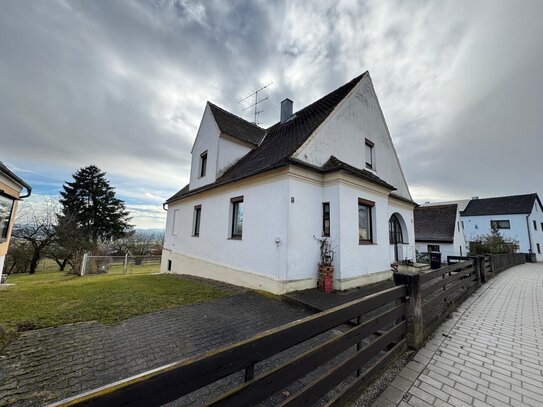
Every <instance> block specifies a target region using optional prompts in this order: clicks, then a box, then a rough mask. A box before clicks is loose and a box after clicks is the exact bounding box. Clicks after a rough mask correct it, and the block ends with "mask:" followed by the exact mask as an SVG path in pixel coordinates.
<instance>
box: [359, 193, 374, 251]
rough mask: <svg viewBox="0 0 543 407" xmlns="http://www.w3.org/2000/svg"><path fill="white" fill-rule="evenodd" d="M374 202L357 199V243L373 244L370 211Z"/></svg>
mask: <svg viewBox="0 0 543 407" xmlns="http://www.w3.org/2000/svg"><path fill="white" fill-rule="evenodd" d="M374 206H375V202H373V201H368V200H367V199H362V198H358V242H359V243H360V244H371V243H373V225H372V218H373V216H372V211H373V207H374Z"/></svg>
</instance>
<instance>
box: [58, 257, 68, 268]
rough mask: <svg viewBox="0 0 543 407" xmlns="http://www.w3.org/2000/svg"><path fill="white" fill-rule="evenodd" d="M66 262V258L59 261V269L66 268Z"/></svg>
mask: <svg viewBox="0 0 543 407" xmlns="http://www.w3.org/2000/svg"><path fill="white" fill-rule="evenodd" d="M67 264H68V259H64V260H62V262H61V263H59V271H64V269H65V268H66V265H67Z"/></svg>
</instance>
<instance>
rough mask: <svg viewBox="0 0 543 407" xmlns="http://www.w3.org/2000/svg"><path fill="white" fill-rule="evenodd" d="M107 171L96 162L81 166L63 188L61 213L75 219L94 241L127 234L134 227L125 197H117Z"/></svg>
mask: <svg viewBox="0 0 543 407" xmlns="http://www.w3.org/2000/svg"><path fill="white" fill-rule="evenodd" d="M105 175H106V173H105V172H103V171H101V170H100V169H99V168H98V167H96V166H94V165H90V166H88V167H85V168H80V169H79V170H78V171H77V172H76V173H75V174H73V179H74V180H73V181H72V182H66V183H65V184H64V185H63V187H62V188H63V189H64V190H63V191H61V192H60V196H61V198H60V203H61V205H62V215H61V216H62V217H65V218H69V219H71V220H73V221H74V222H75V224H77V226H78V227H79V228H81V230H83V232H84V233H85V235H86V236H87V237H88V239H89V240H91V241H92V242H94V243H97V242H99V241H108V240H111V239H117V238H120V237H123V236H125V235H126V233H127V232H129V231H130V229H131V228H132V225H130V223H129V222H130V219H131V218H130V216H129V212H128V211H127V210H126V208H125V205H124V201H122V200H120V199H118V198H116V197H115V189H114V188H113V187H112V186H111V185H110V184H109V181H108V180H107V179H106V178H105Z"/></svg>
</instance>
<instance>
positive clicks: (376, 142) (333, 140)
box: [292, 74, 412, 200]
mask: <svg viewBox="0 0 543 407" xmlns="http://www.w3.org/2000/svg"><path fill="white" fill-rule="evenodd" d="M366 140H368V141H369V142H370V144H372V145H373V149H372V154H374V156H373V161H374V170H372V171H373V172H374V173H375V175H377V176H378V177H379V178H381V179H382V180H384V181H386V182H387V183H389V184H391V185H393V186H394V187H395V188H396V189H397V191H396V194H397V195H399V196H401V197H403V198H406V199H408V200H412V198H411V194H410V192H409V188H408V186H407V182H406V181H405V177H404V174H403V171H402V169H401V166H400V163H399V160H398V156H397V154H396V150H395V148H394V144H393V142H392V139H391V137H390V134H389V131H388V127H387V125H386V122H385V120H384V117H383V114H382V111H381V107H380V105H379V101H378V99H377V96H376V94H375V91H374V89H373V85H372V82H371V78H370V76H369V74H366V75H364V77H362V78H361V80H360V81H359V83H357V85H356V86H355V87H354V88H353V89H352V90H351V91H350V92H349V94H347V96H346V97H345V98H344V99H343V100H342V101H341V103H339V104H338V105H337V106H336V108H335V109H334V110H333V111H332V112H331V113H330V115H329V116H328V117H327V118H326V120H324V121H323V122H322V123H321V125H320V126H319V127H318V128H317V129H316V130H315V131H314V132H313V134H312V135H311V136H310V137H309V138H308V139H307V140H306V141H305V142H304V144H303V145H302V146H301V147H300V148H298V150H297V151H296V152H295V153H294V154H293V155H292V157H293V158H295V159H297V160H300V161H304V162H307V163H308V164H310V165H314V166H317V167H320V166H322V165H324V164H325V163H326V162H327V161H328V160H329V159H330V156H332V155H333V156H335V157H337V158H338V159H339V160H341V161H343V162H345V163H347V164H349V165H351V166H353V167H356V168H359V169H365V168H366V156H365V144H366Z"/></svg>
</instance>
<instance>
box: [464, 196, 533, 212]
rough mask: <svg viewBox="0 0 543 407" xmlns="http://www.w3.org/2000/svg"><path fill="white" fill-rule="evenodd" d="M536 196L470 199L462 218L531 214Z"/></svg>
mask: <svg viewBox="0 0 543 407" xmlns="http://www.w3.org/2000/svg"><path fill="white" fill-rule="evenodd" d="M536 199H537V201H538V202H539V206H540V207H541V201H540V200H539V197H538V196H537V194H527V195H513V196H500V197H497V198H484V199H472V200H471V201H470V202H469V204H468V206H466V209H464V211H463V212H462V213H461V214H462V216H483V215H514V214H526V215H527V214H529V213H532V209H533V207H534V203H535V201H536Z"/></svg>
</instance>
